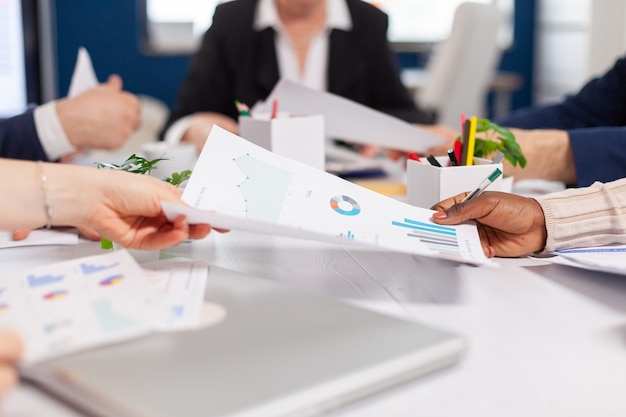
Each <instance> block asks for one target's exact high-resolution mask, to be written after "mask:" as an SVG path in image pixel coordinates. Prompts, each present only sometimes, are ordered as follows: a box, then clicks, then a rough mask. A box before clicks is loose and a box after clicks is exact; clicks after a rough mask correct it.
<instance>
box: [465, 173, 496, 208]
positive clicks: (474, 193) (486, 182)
mask: <svg viewBox="0 0 626 417" xmlns="http://www.w3.org/2000/svg"><path fill="white" fill-rule="evenodd" d="M500 175H502V171H500V168H496V170H495V171H493V172H492V173H491V175H489V176H488V177H487V178H485V179H484V180H482V182H481V183H480V184H478V187H476V189H475V190H474V191H472V192H471V193H469V194H468V195H467V196H465V198H464V199H463V201H461V202H462V203H465V202H466V201H468V200H470V199H472V198H474V197H476V196H478V195H480V194H482V192H483V191H485V188H487V187H489V185H490V184H491V183H492V182H494V181H495V180H496V178H498V177H499V176H500Z"/></svg>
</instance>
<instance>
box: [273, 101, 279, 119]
mask: <svg viewBox="0 0 626 417" xmlns="http://www.w3.org/2000/svg"><path fill="white" fill-rule="evenodd" d="M276 117H278V99H277V98H274V101H273V102H272V119H275V118H276Z"/></svg>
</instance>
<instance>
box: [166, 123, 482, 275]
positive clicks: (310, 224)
mask: <svg viewBox="0 0 626 417" xmlns="http://www.w3.org/2000/svg"><path fill="white" fill-rule="evenodd" d="M183 200H184V201H185V202H186V203H187V204H189V205H190V206H191V207H185V206H182V205H174V204H168V203H162V204H163V207H164V209H165V211H166V213H167V214H168V217H170V218H173V217H175V216H176V215H177V214H185V215H187V217H188V220H189V222H191V223H199V222H206V223H210V224H211V225H213V226H214V227H218V228H219V227H222V228H228V229H233V230H246V231H253V232H259V233H266V234H270V235H283V236H291V237H300V238H308V239H315V240H322V241H331V242H336V243H341V242H344V243H356V244H365V245H368V246H374V247H377V248H379V249H384V250H393V251H400V252H408V253H415V254H420V255H425V256H431V257H440V258H446V259H451V260H455V261H459V262H467V263H472V264H479V265H481V264H489V263H490V261H489V260H488V259H487V258H486V257H485V255H484V253H483V251H482V248H481V245H480V240H479V237H478V232H477V230H476V226H475V225H473V224H463V225H459V226H439V225H436V224H435V223H433V222H432V221H431V220H430V218H431V216H432V213H433V211H431V210H426V209H423V208H418V207H414V206H411V205H409V204H406V203H403V202H400V201H398V200H395V199H393V198H390V197H387V196H384V195H382V194H379V193H376V192H374V191H371V190H368V189H365V188H363V187H360V186H358V185H356V184H353V183H351V182H349V181H346V180H344V179H341V178H339V177H336V176H334V175H332V174H329V173H326V172H324V171H321V170H318V169H315V168H312V167H310V166H308V165H305V164H303V163H300V162H297V161H294V160H291V159H287V158H285V157H282V156H279V155H277V154H274V153H272V152H269V151H268V150H266V149H263V148H261V147H258V146H256V145H254V144H252V143H250V142H249V141H247V140H245V139H243V138H240V137H239V136H237V135H234V134H232V133H230V132H227V131H225V130H223V129H221V128H219V127H217V126H215V127H214V128H213V129H212V130H211V134H210V136H209V139H208V140H207V142H206V144H205V146H204V149H203V150H202V153H201V155H200V157H199V159H198V162H197V164H196V166H195V167H194V170H193V174H192V176H191V178H190V180H189V183H188V184H187V186H186V187H185V191H184V193H183Z"/></svg>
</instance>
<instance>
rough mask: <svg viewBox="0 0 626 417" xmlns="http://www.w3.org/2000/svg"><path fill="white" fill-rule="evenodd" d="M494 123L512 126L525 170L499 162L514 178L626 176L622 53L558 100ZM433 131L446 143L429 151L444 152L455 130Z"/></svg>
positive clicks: (586, 181)
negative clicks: (442, 137) (578, 88)
mask: <svg viewBox="0 0 626 417" xmlns="http://www.w3.org/2000/svg"><path fill="white" fill-rule="evenodd" d="M496 123H498V124H500V125H502V126H507V127H510V128H512V129H511V131H512V132H513V133H514V135H515V137H516V139H517V141H518V142H519V144H520V146H521V148H522V151H523V152H524V155H525V156H526V160H527V162H528V165H527V166H526V167H525V168H520V167H519V166H518V167H512V166H510V165H509V164H508V163H505V174H511V175H514V176H515V180H516V181H517V180H520V179H530V178H540V179H546V180H552V181H560V182H564V183H565V184H568V185H577V186H579V187H585V186H588V185H591V184H593V183H594V182H595V181H601V182H608V181H614V180H616V179H619V178H624V177H626V57H622V58H620V59H619V60H617V62H616V63H615V64H614V66H613V67H612V68H611V69H609V70H608V71H607V72H606V73H605V74H604V75H602V76H601V77H598V78H594V79H592V80H591V81H589V82H588V83H587V84H586V85H585V86H584V87H583V88H582V89H581V90H580V91H579V92H578V93H577V94H575V95H573V96H571V97H567V98H566V99H565V100H563V101H562V102H561V103H558V104H555V105H550V106H545V107H536V108H528V109H522V110H518V111H516V112H513V113H512V114H511V115H509V116H508V117H506V118H503V119H500V120H496ZM425 128H427V129H428V128H429V127H425ZM433 132H434V133H437V134H440V135H442V136H444V137H446V138H448V139H449V140H450V142H449V143H448V144H446V145H444V146H441V147H437V148H433V149H431V150H429V153H433V154H435V155H445V151H446V150H447V149H448V148H450V147H451V142H452V141H454V138H456V137H457V136H458V132H456V131H455V130H454V129H448V128H445V127H443V126H438V127H436V128H435V130H433Z"/></svg>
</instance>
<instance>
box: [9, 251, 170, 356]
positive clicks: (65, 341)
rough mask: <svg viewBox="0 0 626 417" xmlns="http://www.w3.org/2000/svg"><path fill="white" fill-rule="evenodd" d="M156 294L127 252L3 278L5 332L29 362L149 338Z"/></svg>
mask: <svg viewBox="0 0 626 417" xmlns="http://www.w3.org/2000/svg"><path fill="white" fill-rule="evenodd" d="M157 317H158V303H157V302H156V292H155V291H154V290H153V288H152V287H151V285H150V283H149V281H148V279H147V278H146V276H145V274H144V272H143V270H142V269H141V268H140V267H139V265H138V264H137V263H136V262H135V260H134V259H133V258H132V257H131V256H130V255H129V254H128V252H126V251H113V252H107V254H105V255H98V256H91V257H86V258H80V259H75V260H71V261H65V262H60V263H56V264H53V265H48V266H44V267H39V268H36V269H34V270H31V271H27V272H23V273H18V274H15V275H11V276H8V277H4V278H3V279H2V281H1V283H0V327H2V328H11V329H14V330H16V331H17V332H18V333H19V334H20V336H21V337H22V340H23V342H24V346H25V352H24V362H33V361H38V360H43V359H46V358H49V357H53V356H57V355H61V354H65V353H70V352H72V351H76V350H79V349H84V348H87V347H91V346H97V345H100V344H104V343H112V342H116V341H121V340H125V339H128V338H132V337H136V336H139V335H142V334H146V333H148V332H149V331H151V330H152V329H153V327H154V324H153V322H154V320H155V319H156V318H157Z"/></svg>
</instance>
